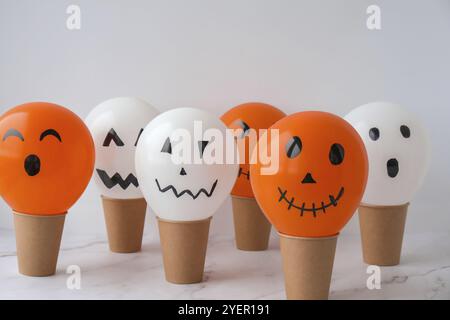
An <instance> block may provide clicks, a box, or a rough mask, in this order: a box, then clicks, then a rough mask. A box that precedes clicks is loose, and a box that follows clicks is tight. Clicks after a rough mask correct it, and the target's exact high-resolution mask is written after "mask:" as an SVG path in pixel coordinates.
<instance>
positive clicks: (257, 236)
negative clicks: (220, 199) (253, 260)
mask: <svg viewBox="0 0 450 320" xmlns="http://www.w3.org/2000/svg"><path fill="white" fill-rule="evenodd" d="M231 201H232V202H231V203H232V206H233V221H234V234H235V239H236V247H237V248H238V249H239V250H244V251H263V250H267V247H268V245H269V238H270V229H271V228H272V225H271V224H270V223H269V221H268V220H267V218H266V216H265V215H264V213H263V212H262V211H261V209H260V208H259V206H258V204H257V203H256V200H255V199H253V198H243V197H237V196H231Z"/></svg>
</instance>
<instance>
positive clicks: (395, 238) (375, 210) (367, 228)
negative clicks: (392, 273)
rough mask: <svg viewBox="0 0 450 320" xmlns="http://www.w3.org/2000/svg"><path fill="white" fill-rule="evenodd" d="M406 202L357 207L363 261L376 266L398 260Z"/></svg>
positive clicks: (391, 264) (390, 264)
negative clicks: (398, 204)
mask: <svg viewBox="0 0 450 320" xmlns="http://www.w3.org/2000/svg"><path fill="white" fill-rule="evenodd" d="M408 205H409V203H407V204H404V205H401V206H386V207H384V206H379V207H376V206H367V205H361V206H360V207H359V226H360V229H361V241H362V249H363V258H364V262H366V263H367V264H373V265H378V266H395V265H398V264H399V263H400V256H401V251H402V242H403V232H404V230H405V222H406V214H407V212H408Z"/></svg>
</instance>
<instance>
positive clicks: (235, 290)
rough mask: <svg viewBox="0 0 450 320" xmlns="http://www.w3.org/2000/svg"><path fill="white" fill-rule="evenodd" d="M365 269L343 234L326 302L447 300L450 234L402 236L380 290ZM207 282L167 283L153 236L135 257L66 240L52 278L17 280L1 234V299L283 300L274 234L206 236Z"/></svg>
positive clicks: (7, 237) (10, 236)
mask: <svg viewBox="0 0 450 320" xmlns="http://www.w3.org/2000/svg"><path fill="white" fill-rule="evenodd" d="M69 265H79V266H80V267H81V272H82V278H81V280H82V282H81V289H80V290H70V289H68V288H67V286H66V281H67V279H68V277H69V275H68V274H66V273H65V271H66V268H67V267H68V266H69ZM366 268H367V266H366V265H365V264H364V263H362V260H361V250H360V239H359V236H357V235H346V234H344V235H341V236H340V238H339V241H338V247H337V252H336V260H335V266H334V271H333V278H332V283H331V293H330V299H450V235H449V234H432V233H429V234H415V235H406V237H405V243H404V250H403V260H402V264H401V265H400V266H397V267H389V268H382V283H381V289H380V290H368V289H367V287H366V280H367V277H368V274H366ZM204 280H205V281H204V282H203V283H200V284H195V285H173V284H170V283H167V282H166V281H165V280H164V273H163V268H162V259H161V252H160V248H159V242H158V239H157V238H156V237H155V236H153V237H149V236H146V237H145V238H144V246H143V250H142V252H140V253H136V254H114V253H111V252H109V250H108V248H107V243H106V241H105V239H103V238H94V237H80V238H77V237H74V236H70V235H69V236H65V237H63V241H62V250H61V253H60V257H59V263H58V270H57V274H56V275H55V276H52V277H47V278H31V277H26V276H22V275H19V274H18V272H17V262H16V253H15V240H14V233H13V231H10V230H6V229H0V299H284V297H285V295H284V285H283V274H282V272H281V260H280V254H279V250H278V241H277V239H276V237H274V238H273V239H272V240H271V244H270V250H268V251H266V252H258V253H248V252H242V251H238V250H236V249H235V248H234V243H233V239H232V238H230V237H217V236H212V237H210V241H209V247H208V253H207V259H206V266H205V278H204Z"/></svg>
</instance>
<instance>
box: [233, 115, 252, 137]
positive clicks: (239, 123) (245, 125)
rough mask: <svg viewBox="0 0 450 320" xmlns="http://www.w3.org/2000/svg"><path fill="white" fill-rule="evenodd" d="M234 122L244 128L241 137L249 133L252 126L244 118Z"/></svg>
mask: <svg viewBox="0 0 450 320" xmlns="http://www.w3.org/2000/svg"><path fill="white" fill-rule="evenodd" d="M234 124H235V125H237V126H239V127H241V129H242V134H241V136H240V138H241V139H242V138H244V137H245V136H246V135H248V134H249V130H250V126H249V125H248V124H246V123H245V122H244V121H243V120H241V119H239V120H236V121H235V122H234Z"/></svg>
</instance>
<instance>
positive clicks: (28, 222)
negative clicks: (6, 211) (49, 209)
mask: <svg viewBox="0 0 450 320" xmlns="http://www.w3.org/2000/svg"><path fill="white" fill-rule="evenodd" d="M13 213H14V226H15V230H16V247H17V261H18V265H19V272H20V273H21V274H24V275H27V276H32V277H46V276H51V275H53V274H55V272H56V264H57V262H58V254H59V247H60V244H61V237H62V233H63V229H64V220H65V218H66V214H60V215H49V216H38V215H29V214H22V213H18V212H15V211H13Z"/></svg>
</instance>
